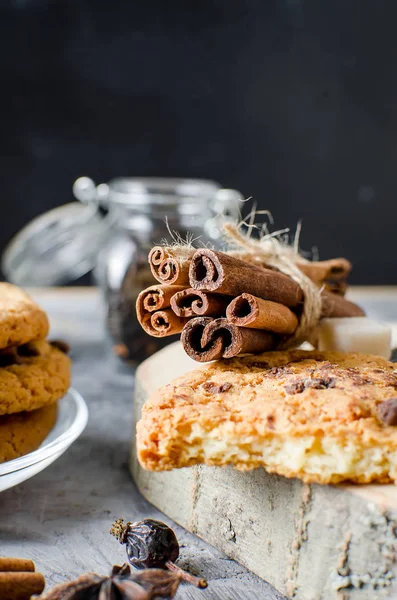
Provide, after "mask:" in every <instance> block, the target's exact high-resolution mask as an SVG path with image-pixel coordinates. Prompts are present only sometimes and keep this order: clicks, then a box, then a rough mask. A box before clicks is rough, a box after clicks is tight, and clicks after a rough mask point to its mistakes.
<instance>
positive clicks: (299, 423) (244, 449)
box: [137, 350, 397, 483]
mask: <svg viewBox="0 0 397 600" xmlns="http://www.w3.org/2000/svg"><path fill="white" fill-rule="evenodd" d="M390 398H397V371H396V365H394V364H393V363H390V362H388V361H386V360H385V359H383V358H381V357H376V356H370V355H364V354H357V353H351V354H343V353H338V352H316V351H313V352H308V351H302V350H300V351H299V350H295V351H290V352H266V353H264V354H262V355H260V356H243V357H238V358H235V359H232V360H229V361H226V360H223V361H217V362H214V363H211V364H209V365H206V366H205V367H204V368H200V369H196V370H194V371H192V372H190V373H188V374H186V375H185V376H183V377H180V378H179V379H176V380H175V381H173V382H172V383H170V384H169V385H167V386H165V387H163V388H161V389H160V390H158V391H157V392H156V393H155V394H153V395H152V396H151V397H150V398H149V399H148V401H147V402H146V404H145V406H144V408H143V411H142V418H141V421H140V422H139V423H138V425H137V446H138V457H139V460H140V463H141V464H142V466H143V467H144V468H146V469H150V470H168V469H172V468H179V467H185V466H190V465H193V464H198V463H205V464H208V465H218V466H224V465H226V464H232V465H233V466H234V467H236V468H238V469H242V470H247V469H253V468H256V467H260V466H264V467H265V468H266V469H267V470H268V471H269V472H274V473H278V474H281V475H284V476H286V477H300V478H301V479H303V480H305V481H309V482H310V481H315V482H319V483H328V482H337V481H342V480H344V479H351V480H353V481H356V482H358V483H367V482H369V481H372V480H375V479H376V480H378V481H390V480H395V479H396V480H397V427H392V426H386V425H384V424H383V423H382V422H381V421H380V420H379V417H378V414H377V406H378V405H379V404H380V403H381V402H383V401H384V400H387V399H390ZM368 461H369V462H368ZM389 462H390V464H389ZM394 463H395V464H394Z"/></svg>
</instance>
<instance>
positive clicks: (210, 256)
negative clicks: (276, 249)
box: [189, 248, 303, 308]
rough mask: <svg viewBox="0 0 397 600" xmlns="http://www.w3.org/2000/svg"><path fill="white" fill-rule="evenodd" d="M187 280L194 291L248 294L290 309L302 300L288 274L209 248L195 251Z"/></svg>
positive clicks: (301, 295)
mask: <svg viewBox="0 0 397 600" xmlns="http://www.w3.org/2000/svg"><path fill="white" fill-rule="evenodd" d="M189 280H190V285H191V287H192V288H194V289H195V290H203V291H208V292H216V293H221V294H229V295H231V296H239V295H240V294H243V293H249V294H253V295H254V296H257V297H258V298H263V299H265V300H272V301H274V302H279V303H280V304H284V305H285V306H288V307H290V308H293V307H296V306H298V305H299V304H300V303H301V302H302V299H303V293H302V290H301V289H300V287H299V285H298V284H297V283H295V281H293V280H292V279H291V278H290V277H288V276H287V275H284V274H283V273H279V272H278V271H272V270H270V269H265V268H262V267H257V266H255V265H252V264H249V263H247V262H244V261H242V260H240V259H238V258H236V257H234V256H230V255H228V254H224V253H223V252H215V251H214V250H209V249H208V248H201V249H200V250H197V251H196V252H195V253H194V255H193V257H192V260H191V263H190V270H189Z"/></svg>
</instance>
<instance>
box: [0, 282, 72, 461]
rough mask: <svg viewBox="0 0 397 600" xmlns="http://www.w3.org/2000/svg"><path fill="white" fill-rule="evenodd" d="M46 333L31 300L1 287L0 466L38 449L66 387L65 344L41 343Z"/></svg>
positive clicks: (44, 318) (14, 289)
mask: <svg viewBox="0 0 397 600" xmlns="http://www.w3.org/2000/svg"><path fill="white" fill-rule="evenodd" d="M48 331H49V323H48V318H47V315H46V314H45V312H44V311H43V310H42V309H41V308H40V307H39V306H37V304H36V303H35V302H34V301H33V300H32V299H31V298H30V296H28V295H27V294H26V293H25V292H24V291H23V290H21V289H19V288H18V287H16V286H13V285H10V284H8V283H0V463H1V462H5V461H7V460H11V459H13V458H17V457H18V456H22V455H24V454H27V453H28V452H31V451H33V450H35V449H36V448H38V447H39V446H40V444H41V443H42V442H43V440H44V439H45V438H46V437H47V435H48V433H49V431H50V430H51V429H52V427H53V426H54V424H55V422H56V418H57V401H58V400H59V399H60V398H62V397H63V396H64V395H65V393H66V391H67V389H68V388H69V385H70V359H69V358H68V356H67V350H68V349H67V346H66V344H64V343H60V342H48V341H46V340H45V338H46V336H47V334H48Z"/></svg>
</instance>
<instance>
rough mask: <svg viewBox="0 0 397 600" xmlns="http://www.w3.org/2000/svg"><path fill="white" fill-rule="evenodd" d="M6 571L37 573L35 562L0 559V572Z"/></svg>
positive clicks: (3, 557)
mask: <svg viewBox="0 0 397 600" xmlns="http://www.w3.org/2000/svg"><path fill="white" fill-rule="evenodd" d="M4 571H28V572H33V571H35V566H34V562H33V561H32V560H28V559H26V558H9V557H7V556H2V557H0V572H1V573H3V572H4Z"/></svg>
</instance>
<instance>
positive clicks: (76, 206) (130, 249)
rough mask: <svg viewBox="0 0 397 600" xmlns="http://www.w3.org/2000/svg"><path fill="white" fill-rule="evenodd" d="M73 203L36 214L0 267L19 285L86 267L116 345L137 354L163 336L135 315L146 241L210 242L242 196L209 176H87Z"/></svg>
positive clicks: (66, 279)
mask: <svg viewBox="0 0 397 600" xmlns="http://www.w3.org/2000/svg"><path fill="white" fill-rule="evenodd" d="M73 193H74V196H75V197H76V198H77V200H79V202H72V203H70V204H65V205H64V206H60V207H59V208H55V209H53V210H51V211H49V212H47V213H45V214H44V215H41V216H39V217H37V218H36V219H34V220H33V221H32V222H31V223H29V224H28V225H27V226H26V227H25V228H24V229H23V230H22V231H20V232H19V233H18V234H17V235H16V236H15V237H14V238H13V239H12V240H11V242H10V244H9V245H8V247H7V248H6V250H5V252H4V255H3V258H2V269H3V272H4V274H5V275H6V277H7V279H8V280H9V281H11V282H13V283H16V284H17V285H21V286H55V285H65V284H67V283H70V282H72V281H75V280H76V279H78V278H79V277H81V276H82V275H84V274H86V273H88V272H90V271H93V273H94V278H95V281H96V283H97V284H98V285H99V287H100V288H101V290H102V292H103V295H104V298H105V301H106V303H107V306H108V312H107V315H108V316H107V322H108V327H109V331H110V333H111V335H112V337H113V340H114V342H115V349H116V351H117V352H118V353H119V354H121V355H123V356H125V357H128V358H130V359H133V360H142V359H143V358H145V357H146V356H148V355H150V354H151V353H152V352H154V351H156V350H157V349H158V348H159V347H161V346H164V345H165V344H167V343H169V342H170V341H173V340H172V339H171V340H170V339H169V338H168V339H167V338H166V339H165V340H164V339H163V340H158V339H154V338H149V337H148V336H146V335H145V334H144V332H143V331H142V330H141V329H140V327H139V325H138V323H137V320H136V317H135V301H136V297H137V295H138V293H139V292H140V291H141V290H142V289H144V288H145V287H147V286H149V285H151V284H152V283H153V277H152V275H151V273H150V269H149V267H148V263H147V255H148V252H149V250H150V248H151V246H153V245H155V244H159V243H161V242H162V241H163V240H164V239H167V240H168V242H172V240H171V234H172V232H177V233H178V234H179V235H180V236H181V237H182V238H184V239H188V237H187V236H189V239H193V240H195V239H198V240H199V243H201V244H202V243H207V242H211V243H212V244H213V245H214V247H217V246H218V244H219V242H220V238H221V233H220V230H221V225H222V223H223V222H224V220H225V219H232V220H236V219H238V218H239V215H240V207H241V202H242V200H243V197H242V195H241V194H240V193H239V192H237V191H236V190H229V189H222V187H221V185H220V184H218V183H216V182H214V181H207V180H196V179H162V178H144V179H141V178H118V179H113V180H111V181H110V182H109V183H108V184H100V185H98V186H96V185H95V184H94V182H93V181H92V180H91V179H89V178H88V177H81V178H79V179H77V181H76V182H75V183H74V185H73Z"/></svg>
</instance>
